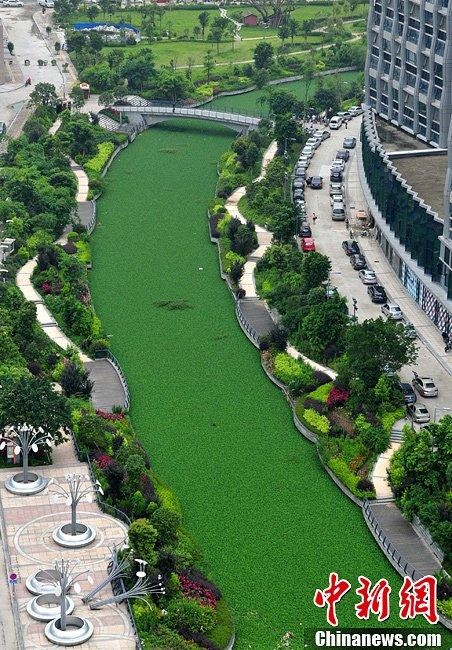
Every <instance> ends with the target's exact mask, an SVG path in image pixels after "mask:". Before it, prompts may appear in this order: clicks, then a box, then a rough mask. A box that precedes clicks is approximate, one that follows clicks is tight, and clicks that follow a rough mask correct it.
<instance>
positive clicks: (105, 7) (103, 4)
mask: <svg viewBox="0 0 452 650" xmlns="http://www.w3.org/2000/svg"><path fill="white" fill-rule="evenodd" d="M110 5H111V0H99V6H100V8H101V9H102V13H103V15H104V17H105V16H106V15H107V13H108V12H109V10H110Z"/></svg>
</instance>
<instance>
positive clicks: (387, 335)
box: [345, 318, 417, 388]
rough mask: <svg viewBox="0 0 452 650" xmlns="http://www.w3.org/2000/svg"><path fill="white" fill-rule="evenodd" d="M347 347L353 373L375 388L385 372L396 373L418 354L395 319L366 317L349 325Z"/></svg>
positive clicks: (412, 361) (348, 359)
mask: <svg viewBox="0 0 452 650" xmlns="http://www.w3.org/2000/svg"><path fill="white" fill-rule="evenodd" d="M345 350H346V367H347V369H348V371H349V372H350V376H352V377H356V378H358V379H360V380H361V381H362V382H363V383H364V385H365V386H366V387H368V388H374V387H375V386H376V384H377V382H378V379H379V377H380V376H381V375H382V374H383V373H386V374H387V373H391V372H392V373H395V372H397V371H398V370H400V368H401V367H402V366H404V365H407V364H411V363H414V362H415V361H416V358H417V350H416V346H415V344H414V342H413V341H412V340H411V339H410V338H409V334H408V333H407V332H406V331H405V328H404V327H403V326H401V325H400V324H397V323H395V322H394V321H392V320H391V319H388V320H387V321H384V320H383V319H382V318H377V319H375V320H365V321H364V322H363V323H359V324H355V325H353V326H350V327H348V328H347V333H346V348H345ZM370 351H371V353H370Z"/></svg>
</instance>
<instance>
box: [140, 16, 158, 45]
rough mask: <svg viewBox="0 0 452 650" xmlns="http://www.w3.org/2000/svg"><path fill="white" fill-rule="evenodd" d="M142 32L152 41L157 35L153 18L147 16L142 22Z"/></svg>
mask: <svg viewBox="0 0 452 650" xmlns="http://www.w3.org/2000/svg"><path fill="white" fill-rule="evenodd" d="M141 32H142V34H144V36H146V38H147V39H149V40H150V41H151V40H152V39H153V38H154V36H155V22H154V20H152V19H151V18H146V19H144V20H143V22H142V23H141Z"/></svg>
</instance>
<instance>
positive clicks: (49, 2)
mask: <svg viewBox="0 0 452 650" xmlns="http://www.w3.org/2000/svg"><path fill="white" fill-rule="evenodd" d="M38 5H39V6H41V7H45V8H46V9H53V8H54V6H55V3H54V2H53V0H39V2H38Z"/></svg>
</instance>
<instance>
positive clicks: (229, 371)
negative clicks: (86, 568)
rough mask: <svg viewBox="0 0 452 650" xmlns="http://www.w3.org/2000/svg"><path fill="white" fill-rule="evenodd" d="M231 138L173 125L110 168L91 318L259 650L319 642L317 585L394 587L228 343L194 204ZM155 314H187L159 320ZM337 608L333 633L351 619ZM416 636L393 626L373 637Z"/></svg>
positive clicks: (274, 392) (252, 364) (201, 207)
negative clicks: (332, 578) (384, 583)
mask: <svg viewBox="0 0 452 650" xmlns="http://www.w3.org/2000/svg"><path fill="white" fill-rule="evenodd" d="M231 139H232V132H230V131H228V130H226V129H223V128H221V127H218V126H215V125H212V124H208V123H202V122H194V121H192V122H188V121H186V122H182V121H181V122H170V123H167V124H164V125H160V126H157V127H154V128H152V129H151V130H149V131H147V132H145V133H143V134H142V135H140V136H139V137H138V138H137V139H136V141H135V142H134V143H133V144H132V145H131V146H130V147H129V148H128V149H126V150H124V151H122V152H121V153H120V155H119V156H118V157H117V158H116V159H115V161H114V163H113V165H112V167H111V169H110V171H109V172H108V174H107V176H106V189H105V192H104V194H103V196H102V197H101V199H100V200H99V202H98V226H97V228H96V231H95V233H94V236H93V249H92V253H93V262H94V270H93V271H92V272H91V290H92V294H93V299H94V304H95V306H96V310H97V312H98V314H99V316H100V317H101V318H102V320H103V324H104V326H105V329H106V331H107V332H108V333H109V334H110V335H112V339H111V341H112V348H113V352H114V354H115V355H117V357H118V358H119V360H120V363H121V364H122V367H123V369H124V371H125V374H126V376H127V379H128V382H129V387H130V389H131V395H132V411H131V417H132V422H133V425H134V427H135V429H136V431H137V433H138V435H139V437H140V439H141V440H142V442H143V443H144V444H145V446H146V448H147V449H148V450H149V452H150V456H151V459H152V462H153V465H154V467H155V470H156V472H157V473H158V475H159V476H161V477H162V479H163V480H164V481H165V482H167V483H169V484H170V486H171V487H172V488H173V489H174V490H175V492H176V494H177V496H178V497H179V499H180V502H181V505H182V510H183V522H184V525H185V526H186V527H187V528H188V530H189V531H190V532H191V533H193V534H194V536H195V537H196V538H197V540H198V541H199V542H200V544H201V546H202V548H203V549H204V551H205V565H206V567H207V569H208V570H209V571H210V574H211V576H212V577H213V578H214V579H215V580H216V582H217V583H218V584H219V585H220V586H221V588H222V590H223V593H224V595H225V597H226V598H227V600H228V603H229V605H230V607H231V609H232V612H233V615H234V618H235V623H236V631H237V642H236V646H235V647H236V648H237V650H244V649H245V648H246V649H248V648H252V649H253V650H272V649H273V648H274V647H275V646H276V643H277V641H278V639H279V638H280V637H281V636H282V635H283V634H284V633H285V632H287V631H289V630H290V631H292V632H293V633H294V635H295V636H294V638H293V643H292V647H293V648H297V649H299V648H302V647H303V638H302V628H303V626H307V627H315V628H320V627H325V612H324V611H323V610H320V609H317V608H316V607H315V606H314V605H313V603H312V598H313V594H314V591H315V589H316V588H318V587H322V588H323V587H326V586H327V577H328V574H329V573H330V571H338V572H339V573H340V576H341V577H343V578H347V579H349V580H350V581H351V582H352V584H353V589H354V588H355V587H356V586H357V584H356V581H357V576H358V575H359V574H364V575H366V576H368V577H369V578H371V579H372V580H373V581H375V580H377V579H379V578H382V577H387V578H388V579H389V580H390V582H391V585H392V587H393V597H392V606H393V611H394V612H395V611H396V610H397V591H398V589H399V588H400V586H401V580H400V578H399V577H398V576H397V575H396V574H395V572H394V571H393V570H392V568H391V567H390V565H389V564H388V562H387V561H386V560H385V559H384V556H383V555H382V553H381V551H380V549H379V548H378V547H377V545H376V543H375V542H374V540H373V538H372V537H371V535H370V533H369V531H368V530H367V527H366V525H365V523H364V521H363V518H362V514H361V512H360V510H359V509H358V508H357V507H356V506H355V505H353V504H352V503H351V502H350V501H349V500H348V499H347V498H346V497H345V496H344V495H343V494H342V493H341V492H340V491H339V490H338V488H337V487H336V486H335V485H334V483H333V482H332V481H331V480H330V479H329V478H328V476H327V475H326V473H325V471H324V470H323V468H322V466H321V465H320V461H319V459H318V457H317V453H316V451H315V447H314V446H313V445H311V444H310V443H308V442H307V441H306V440H305V439H304V438H303V437H301V436H300V434H299V433H298V432H297V430H296V429H295V428H294V426H293V422H292V416H291V413H290V410H289V408H288V406H287V403H286V401H285V398H284V397H283V395H282V393H281V391H280V390H279V389H277V388H276V387H275V386H274V385H273V384H272V383H271V382H270V381H269V380H268V379H267V377H266V376H265V375H264V373H263V372H262V368H261V365H260V358H259V354H258V352H257V350H256V349H255V348H254V347H253V346H252V345H251V344H250V342H249V341H248V340H247V338H246V337H245V336H244V335H243V333H242V331H241V330H240V328H239V326H238V324H237V321H236V318H235V315H234V304H233V301H232V298H231V296H230V294H229V292H228V289H227V287H226V285H225V283H224V282H222V281H221V280H220V277H219V271H218V255H217V251H216V248H215V247H214V246H213V245H212V244H211V242H210V240H209V237H208V228H207V219H206V205H207V202H208V200H209V199H210V197H211V196H212V193H213V191H214V187H215V182H216V163H217V160H218V158H219V156H220V154H221V152H222V151H223V150H224V149H225V148H226V147H227V146H228V145H229V144H230V142H231ZM159 300H185V301H187V303H188V304H189V305H190V307H191V308H190V309H184V310H172V311H169V310H166V309H161V308H158V307H156V306H155V304H154V303H155V302H156V301H159ZM354 602H355V598H354V595H353V593H352V592H351V593H349V594H348V595H347V596H346V597H345V598H344V599H343V601H342V602H341V603H340V605H339V606H338V613H339V617H340V624H341V626H342V627H347V626H357V625H361V626H362V625H365V626H369V625H370V626H373V625H375V623H374V621H370V622H365V621H364V622H359V621H358V620H357V619H355V617H354V609H353V605H354ZM382 625H388V626H397V627H402V626H403V627H405V626H407V625H411V626H415V627H423V628H424V629H425V628H426V627H430V626H427V624H426V623H425V624H424V623H423V621H422V620H420V621H416V622H415V623H408V622H404V621H399V620H398V618H396V617H395V616H392V617H391V619H389V620H388V621H387V622H386V623H385V624H382Z"/></svg>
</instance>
